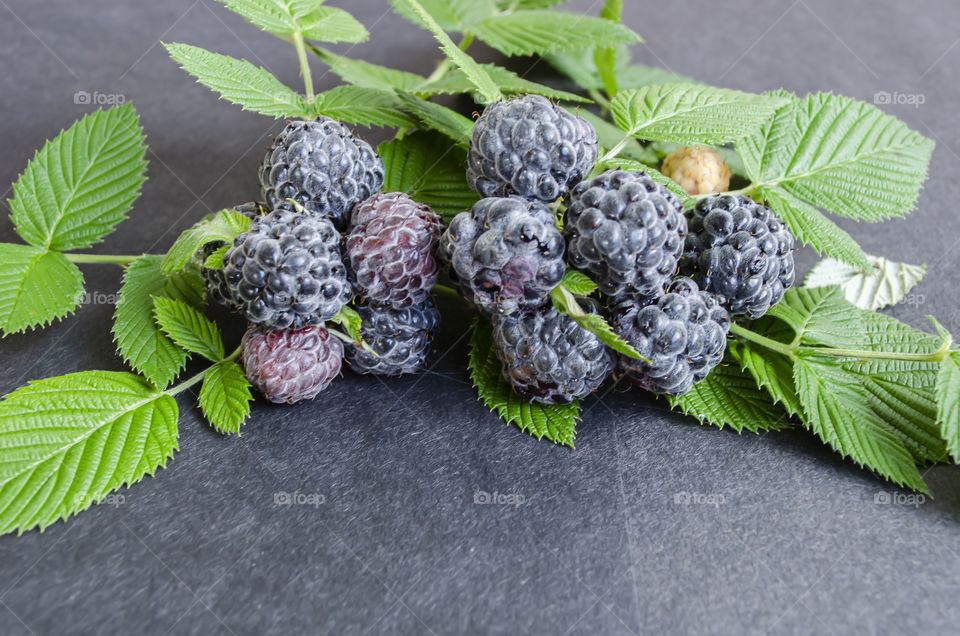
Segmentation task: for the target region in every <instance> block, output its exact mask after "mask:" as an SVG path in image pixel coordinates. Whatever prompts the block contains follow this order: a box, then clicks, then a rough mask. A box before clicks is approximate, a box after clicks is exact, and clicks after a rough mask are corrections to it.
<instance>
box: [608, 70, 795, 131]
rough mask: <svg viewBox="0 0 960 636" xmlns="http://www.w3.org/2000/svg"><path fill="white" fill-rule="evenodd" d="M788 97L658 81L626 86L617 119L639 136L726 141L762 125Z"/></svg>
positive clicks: (616, 103)
mask: <svg viewBox="0 0 960 636" xmlns="http://www.w3.org/2000/svg"><path fill="white" fill-rule="evenodd" d="M782 104H783V99H781V98H776V97H769V96H765V95H753V94H750V93H742V92H740V91H734V90H729V89H725V88H714V87H712V86H705V85H703V84H658V85H655V86H647V87H645V88H639V89H630V90H625V91H621V92H620V93H618V94H617V96H616V97H614V99H613V102H612V103H611V106H610V113H611V115H612V116H613V121H614V123H616V124H617V125H618V126H619V127H620V128H622V129H623V130H625V131H627V133H628V134H629V135H631V136H634V137H639V138H641V139H649V140H661V141H673V142H676V143H682V144H713V145H720V144H725V143H728V142H731V141H734V140H736V139H739V138H740V137H743V136H744V135H748V134H750V133H752V132H754V131H755V130H756V129H758V128H759V127H760V126H761V125H762V124H763V122H764V121H766V120H767V118H769V117H770V116H771V115H772V114H773V113H774V111H775V110H776V109H777V107H778V106H780V105H782Z"/></svg>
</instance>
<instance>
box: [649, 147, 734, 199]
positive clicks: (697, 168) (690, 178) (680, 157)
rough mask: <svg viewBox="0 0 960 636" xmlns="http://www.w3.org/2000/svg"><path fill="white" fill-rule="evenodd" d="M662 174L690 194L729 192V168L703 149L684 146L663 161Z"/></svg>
mask: <svg viewBox="0 0 960 636" xmlns="http://www.w3.org/2000/svg"><path fill="white" fill-rule="evenodd" d="M661 172H663V174H665V175H667V176H668V177H670V178H671V179H673V180H674V181H676V182H677V183H678V184H679V185H680V187H681V188H683V189H684V190H686V191H687V194H691V195H696V194H714V193H718V192H726V191H727V190H728V189H730V168H728V167H727V164H726V163H724V161H723V158H722V157H720V155H718V154H717V153H716V152H714V151H713V150H710V149H709V148H705V147H703V146H698V147H696V148H690V147H689V146H684V147H683V148H678V149H677V150H675V151H673V152H671V153H670V154H669V155H667V157H666V158H665V159H664V160H663V169H662V170H661Z"/></svg>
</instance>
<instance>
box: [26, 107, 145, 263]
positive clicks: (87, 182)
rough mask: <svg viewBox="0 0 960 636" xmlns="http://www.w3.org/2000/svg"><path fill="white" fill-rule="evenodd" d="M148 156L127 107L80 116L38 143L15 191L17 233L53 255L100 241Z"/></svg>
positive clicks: (125, 204)
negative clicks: (71, 123)
mask: <svg viewBox="0 0 960 636" xmlns="http://www.w3.org/2000/svg"><path fill="white" fill-rule="evenodd" d="M146 150H147V149H146V146H145V145H144V143H143V133H142V131H141V129H140V118H139V117H138V116H137V112H136V111H135V110H134V109H133V106H132V105H131V104H124V105H123V106H118V107H116V108H111V109H109V110H98V111H96V112H94V113H91V114H89V115H87V116H85V117H84V118H83V119H81V120H80V121H78V122H77V123H75V124H74V125H73V126H71V127H70V128H68V129H67V130H65V131H63V132H61V133H60V134H59V135H57V136H56V137H54V138H53V139H52V140H51V141H48V142H47V143H46V144H44V146H43V147H42V148H41V149H40V150H38V151H37V153H36V154H35V155H34V156H33V159H31V160H30V163H28V164H27V169H26V170H25V171H24V172H23V174H21V175H20V177H19V178H18V179H17V181H16V183H14V184H13V198H12V199H10V201H9V203H10V212H11V217H12V218H13V223H14V225H15V226H16V230H17V233H18V234H20V236H22V237H23V238H24V240H25V241H27V242H28V243H30V244H32V245H36V246H38V247H42V248H45V249H51V250H57V251H66V250H75V249H82V248H85V247H90V246H91V245H93V244H94V243H97V242H99V241H100V240H101V239H103V237H104V236H106V235H107V234H109V233H110V232H112V231H113V230H114V228H115V227H116V225H117V224H118V223H119V222H120V221H122V220H123V219H124V218H126V214H127V211H128V210H130V206H131V205H132V204H133V201H134V200H135V199H136V198H137V196H138V195H139V193H140V187H141V186H142V185H143V181H144V172H145V171H146V169H147V163H146V161H144V160H143V156H144V153H145V152H146Z"/></svg>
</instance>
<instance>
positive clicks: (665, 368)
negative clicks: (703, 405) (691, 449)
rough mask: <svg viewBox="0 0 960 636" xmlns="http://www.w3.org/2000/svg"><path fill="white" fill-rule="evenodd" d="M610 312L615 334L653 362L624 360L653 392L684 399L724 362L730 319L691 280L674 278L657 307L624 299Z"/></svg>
mask: <svg viewBox="0 0 960 636" xmlns="http://www.w3.org/2000/svg"><path fill="white" fill-rule="evenodd" d="M610 313H611V316H610V321H611V324H612V325H613V329H614V331H616V332H617V333H618V334H619V335H620V336H621V337H622V338H623V339H625V340H626V341H627V342H629V343H630V344H631V345H632V346H633V348H634V349H636V350H637V352H638V353H639V354H640V355H642V356H643V357H645V358H647V359H648V360H649V361H650V362H649V363H647V362H644V361H643V360H636V359H634V358H628V357H627V356H623V355H621V356H619V358H620V367H621V368H622V369H623V372H624V373H625V374H626V375H627V376H628V377H629V378H630V379H631V380H633V381H634V383H636V384H637V385H638V386H640V387H642V388H644V389H646V390H648V391H653V392H654V393H669V394H672V395H683V394H684V393H686V392H687V391H689V390H690V388H691V387H692V386H693V383H694V382H698V381H700V380H702V379H703V378H705V377H706V376H707V373H709V372H710V369H712V368H713V367H715V366H717V364H718V363H719V362H720V360H722V359H723V352H724V351H725V350H726V347H727V332H728V331H729V330H730V316H729V315H728V314H727V311H726V310H725V309H724V308H723V307H722V306H720V303H719V302H718V300H717V298H716V297H715V296H714V295H713V294H709V293H707V292H704V291H700V289H699V287H697V284H696V283H695V282H694V281H692V280H691V279H689V278H684V277H682V276H677V277H676V278H674V279H673V282H672V283H670V285H669V286H668V287H667V290H666V293H665V294H664V295H663V296H661V297H660V298H659V299H658V300H657V301H655V302H654V303H652V304H649V305H646V306H643V305H642V302H641V301H636V300H632V299H626V300H621V301H619V302H618V303H616V304H615V305H614V306H613V307H612V308H611V310H610Z"/></svg>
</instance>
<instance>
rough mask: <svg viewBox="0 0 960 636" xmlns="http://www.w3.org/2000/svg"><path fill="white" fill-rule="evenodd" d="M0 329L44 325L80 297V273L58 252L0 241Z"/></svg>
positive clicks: (6, 331)
mask: <svg viewBox="0 0 960 636" xmlns="http://www.w3.org/2000/svg"><path fill="white" fill-rule="evenodd" d="M0 263H3V266H2V267H0V331H2V332H3V335H5V336H6V335H8V334H11V333H17V332H19V331H24V330H25V329H28V328H33V327H42V326H46V325H48V324H49V323H51V322H53V321H54V320H58V319H60V318H63V317H64V316H66V315H67V314H69V313H71V312H72V311H73V310H74V309H76V307H77V306H78V305H79V304H80V301H81V300H82V299H83V274H81V273H80V270H79V269H77V266H76V265H74V264H73V263H71V262H70V261H68V260H67V257H66V256H64V255H63V254H60V253H58V252H46V251H44V250H43V249H41V248H39V247H34V246H32V245H15V244H13V243H0Z"/></svg>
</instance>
